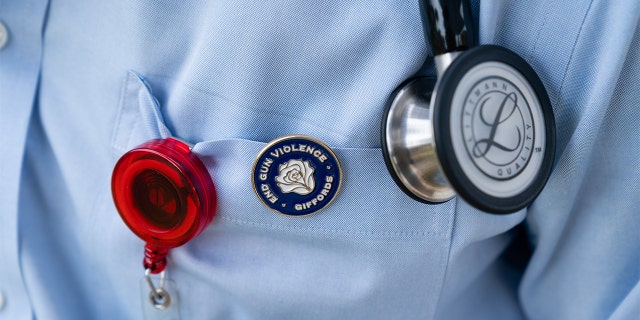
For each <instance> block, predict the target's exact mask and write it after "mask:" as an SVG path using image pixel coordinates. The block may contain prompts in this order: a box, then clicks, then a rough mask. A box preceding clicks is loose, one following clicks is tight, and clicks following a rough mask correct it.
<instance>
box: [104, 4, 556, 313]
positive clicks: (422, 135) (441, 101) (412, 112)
mask: <svg viewBox="0 0 640 320" xmlns="http://www.w3.org/2000/svg"><path fill="white" fill-rule="evenodd" d="M420 7H421V14H422V17H423V25H424V27H425V31H426V34H427V37H428V39H430V40H431V47H432V50H433V54H434V63H435V67H436V71H437V74H438V80H436V79H435V78H433V77H425V76H416V77H413V78H410V79H408V80H406V81H405V82H404V83H403V84H402V85H400V87H399V88H397V89H396V90H395V91H394V92H393V94H392V95H391V97H390V99H389V103H388V106H387V108H386V111H385V113H384V116H383V121H382V130H381V132H382V151H383V156H384V160H385V162H386V165H387V167H388V169H389V172H390V173H391V176H392V177H393V179H394V180H395V182H396V183H397V184H398V186H399V187H400V188H401V189H402V190H403V191H404V192H405V193H406V194H408V195H409V196H411V197H412V198H414V199H416V200H418V201H422V202H426V203H441V202H444V201H447V200H449V199H451V198H453V197H454V196H455V195H456V194H458V195H460V197H462V198H463V199H464V200H466V201H467V202H468V203H470V204H472V205H474V206H475V207H477V208H479V209H481V210H484V211H487V212H491V213H508V212H514V211H517V210H519V209H521V208H524V207H526V206H528V205H529V204H530V203H531V202H532V201H533V200H534V199H535V198H536V197H537V195H538V194H539V193H540V192H541V190H542V188H543V187H544V184H545V183H546V181H547V179H548V177H549V175H550V172H551V166H552V162H553V155H554V149H555V122H554V117H553V112H552V109H551V104H550V102H549V98H548V97H547V94H546V91H545V88H544V86H543V85H542V82H541V81H540V79H539V78H538V76H537V75H536V73H535V72H534V71H533V69H532V68H531V67H530V66H529V65H528V64H527V63H526V62H525V61H524V60H523V59H522V58H520V57H519V56H518V55H516V54H515V53H513V52H511V51H510V50H508V49H505V48H502V47H498V46H494V45H484V46H478V47H474V48H470V47H471V46H472V45H473V44H474V42H475V31H474V27H473V22H472V20H471V12H470V11H471V10H470V6H469V3H468V1H466V0H450V1H445V0H422V1H421V2H420ZM297 138H298V139H306V138H304V136H297ZM307 140H308V139H307ZM311 142H313V143H315V145H314V147H313V148H314V150H312V151H309V150H310V149H309V148H307V149H304V150H306V151H307V153H309V154H314V152H320V151H319V150H320V149H322V146H323V144H321V143H319V142H318V141H315V142H314V141H310V143H311ZM301 146H302V144H301V143H298V144H296V145H293V147H292V150H293V148H296V147H300V148H301ZM288 147H289V146H288V145H285V146H283V147H282V148H283V149H282V150H284V151H286V150H285V148H288ZM326 149H327V150H326V152H324V151H323V152H324V153H322V154H321V155H320V153H319V156H318V159H319V160H320V161H322V157H323V156H326V155H328V154H332V152H330V150H328V149H329V148H328V147H326ZM323 150H324V149H323ZM300 162H301V163H302V161H300ZM335 162H336V164H335V165H331V166H327V168H329V167H330V168H331V170H339V164H338V163H337V160H336V161H335ZM325 165H326V163H325ZM324 182H326V181H324ZM334 183H335V182H334ZM318 185H323V184H321V183H318ZM324 185H326V183H325V184H324ZM336 185H339V183H337V184H336ZM335 189H336V190H337V189H338V188H337V187H336V188H335ZM305 193H306V191H305ZM112 194H113V198H114V202H115V205H116V208H117V210H118V212H119V214H120V216H121V217H122V219H123V220H124V222H125V224H126V225H127V226H128V227H129V228H130V229H131V230H132V231H133V232H134V233H135V234H136V235H137V236H138V237H140V238H141V239H142V240H144V241H145V242H146V246H145V254H144V259H143V267H144V269H145V277H146V279H147V282H148V283H149V286H150V288H151V293H150V295H149V298H150V301H151V302H152V304H153V305H154V307H156V308H157V309H163V308H167V307H168V306H169V305H170V299H169V298H170V297H169V295H168V293H167V291H165V290H164V289H163V288H162V286H160V287H156V286H154V284H153V282H152V281H151V278H150V275H151V274H158V273H161V274H164V273H163V271H164V270H165V268H166V263H167V261H166V256H167V254H168V251H169V249H171V248H175V247H178V246H181V245H183V244H185V243H187V242H188V241H189V240H191V239H192V238H194V237H196V236H197V235H198V234H200V233H201V232H202V231H203V230H204V229H205V227H206V226H207V225H208V224H209V223H210V222H211V221H212V220H213V217H214V215H215V212H216V205H217V200H216V190H215V186H214V183H213V180H212V178H211V175H210V174H209V172H208V171H207V168H206V167H205V165H204V164H203V162H202V161H201V160H200V159H199V158H198V156H197V155H196V154H194V153H193V152H192V151H191V147H190V146H189V145H188V144H187V143H185V142H183V141H180V140H178V139H175V138H167V139H158V140H152V141H148V142H146V143H144V144H142V145H140V146H138V147H136V148H134V149H132V150H130V151H129V152H127V153H125V154H124V155H123V156H122V157H121V158H120V159H119V161H118V162H117V164H116V166H115V168H114V171H113V175H112ZM328 195H329V193H327V194H326V195H325V194H324V193H319V195H318V197H320V196H322V197H325V196H328ZM317 199H319V198H317ZM318 201H320V200H318Z"/></svg>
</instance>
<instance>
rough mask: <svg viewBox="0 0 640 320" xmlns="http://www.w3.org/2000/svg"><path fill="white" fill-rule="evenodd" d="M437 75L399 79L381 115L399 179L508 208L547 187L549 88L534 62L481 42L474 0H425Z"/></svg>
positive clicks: (406, 185)
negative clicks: (477, 38)
mask: <svg viewBox="0 0 640 320" xmlns="http://www.w3.org/2000/svg"><path fill="white" fill-rule="evenodd" d="M420 8H421V14H422V18H423V26H424V28H425V33H426V34H427V35H428V40H429V39H430V42H431V47H432V50H433V54H434V62H435V66H436V72H437V74H438V80H437V81H436V79H435V78H433V77H426V76H416V77H413V78H411V79H408V80H407V81H405V82H404V83H403V84H402V85H400V87H399V88H397V89H396V90H395V91H394V92H393V94H392V95H391V97H390V98H389V102H388V105H387V108H386V112H385V115H384V117H383V123H382V130H381V133H382V151H383V155H384V158H385V162H386V164H387V168H388V169H389V172H390V173H391V175H392V177H393V178H394V180H395V182H396V183H397V184H398V186H399V187H400V188H401V189H402V190H403V191H404V192H405V193H407V194H408V195H409V196H411V197H412V198H414V199H416V200H418V201H421V202H426V203H440V202H444V201H447V200H449V199H451V198H452V197H454V196H455V195H456V194H458V195H460V196H461V197H462V198H463V199H464V200H465V201H467V202H468V203H470V204H472V205H473V206H475V207H476V208H478V209H481V210H483V211H487V212H491V213H498V214H503V213H510V212H515V211H517V210H519V209H522V208H524V207H526V206H528V205H529V204H531V202H533V200H534V199H535V198H536V197H537V196H538V194H539V193H540V192H541V191H542V188H543V187H544V185H545V183H546V181H547V179H548V177H549V175H550V173H551V166H552V163H553V158H554V153H555V120H554V117H553V110H552V108H551V103H550V102H549V98H548V96H547V93H546V90H545V88H544V86H543V84H542V82H541V81H540V79H539V78H538V76H537V75H536V73H535V71H534V70H533V69H532V68H531V66H529V64H527V62H526V61H525V60H524V59H522V58H521V57H519V56H518V55H517V54H515V53H514V52H512V51H510V50H508V49H506V48H503V47H499V46H494V45H482V46H478V47H474V48H470V49H469V47H470V46H472V45H473V44H474V42H475V41H474V38H475V29H474V24H473V21H472V19H471V10H470V5H469V3H468V1H464V0H462V1H461V0H451V1H445V0H422V1H421V3H420Z"/></svg>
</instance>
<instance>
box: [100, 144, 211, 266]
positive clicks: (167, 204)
mask: <svg viewBox="0 0 640 320" xmlns="http://www.w3.org/2000/svg"><path fill="white" fill-rule="evenodd" d="M111 192H112V194H113V200H114V202H115V205H116V208H117V209H118V212H119V213H120V216H121V217H122V219H123V220H124V222H125V223H126V224H127V226H128V227H129V228H130V229H131V231H133V233H135V234H136V235H138V237H140V238H141V239H142V240H144V241H146V242H147V245H146V247H147V250H145V253H149V252H152V253H154V254H152V255H149V254H146V255H145V262H144V264H145V268H150V269H151V271H152V273H158V272H160V271H162V270H163V269H164V265H165V264H166V262H165V261H164V259H165V256H166V252H167V250H163V249H170V248H174V247H178V246H181V245H183V244H185V243H186V242H188V241H189V240H191V239H193V238H194V237H196V236H197V235H199V234H200V233H201V232H202V231H203V230H204V228H205V227H206V226H207V225H208V224H209V223H210V222H211V221H212V220H213V217H214V216H215V211H216V205H217V200H216V199H217V197H216V190H215V186H214V184H213V180H212V179H211V176H210V175H209V172H208V171H207V168H206V167H205V165H204V164H203V163H202V161H201V160H200V159H199V158H198V157H197V156H196V155H195V154H194V153H192V152H191V150H190V149H189V146H188V145H186V144H185V143H183V142H180V141H178V140H176V139H172V138H168V139H162V140H152V141H148V142H146V143H144V144H142V145H140V146H138V147H136V148H134V149H132V150H131V151H129V152H127V153H125V154H124V155H123V156H122V157H121V158H120V160H118V163H116V166H115V168H114V169H113V175H112V177H111ZM151 248H153V250H150V249H151ZM163 252H164V254H162V253H163ZM151 266H153V267H151Z"/></svg>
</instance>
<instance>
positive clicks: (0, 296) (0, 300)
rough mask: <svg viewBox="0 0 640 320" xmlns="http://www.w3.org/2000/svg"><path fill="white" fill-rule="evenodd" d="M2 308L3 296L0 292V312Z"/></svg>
mask: <svg viewBox="0 0 640 320" xmlns="http://www.w3.org/2000/svg"><path fill="white" fill-rule="evenodd" d="M2 308H4V295H3V294H2V291H0V311H2Z"/></svg>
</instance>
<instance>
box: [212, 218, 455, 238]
mask: <svg viewBox="0 0 640 320" xmlns="http://www.w3.org/2000/svg"><path fill="white" fill-rule="evenodd" d="M220 219H221V220H224V221H227V222H231V223H235V224H239V225H248V226H253V227H263V228H272V229H278V230H285V231H314V232H324V233H338V234H345V235H382V236H414V237H416V236H417V237H424V236H439V237H446V236H447V233H446V232H430V231H368V230H353V229H329V228H320V227H298V226H283V225H277V224H271V223H263V222H255V221H245V220H239V219H234V218H229V217H220Z"/></svg>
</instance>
